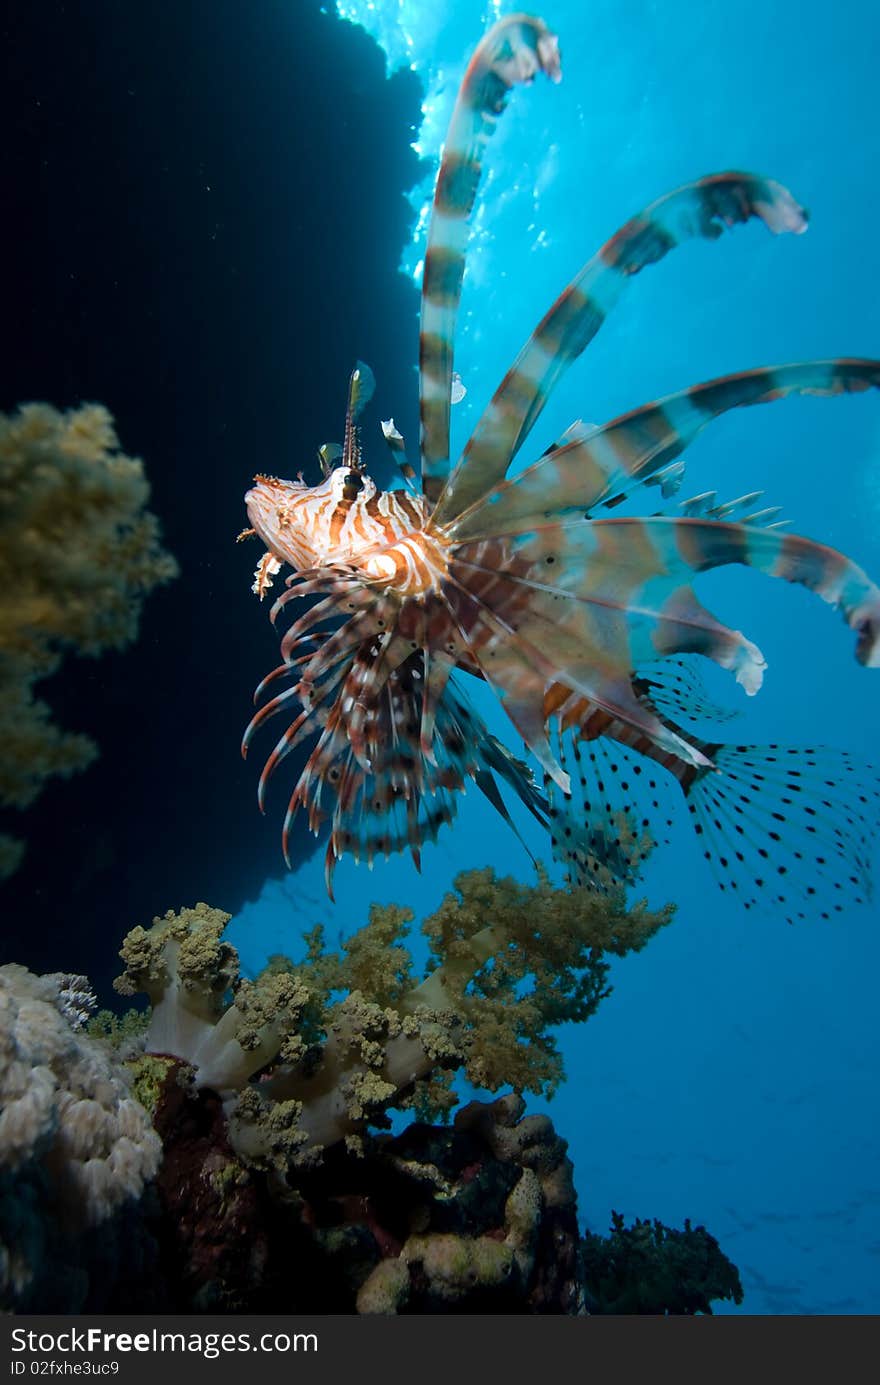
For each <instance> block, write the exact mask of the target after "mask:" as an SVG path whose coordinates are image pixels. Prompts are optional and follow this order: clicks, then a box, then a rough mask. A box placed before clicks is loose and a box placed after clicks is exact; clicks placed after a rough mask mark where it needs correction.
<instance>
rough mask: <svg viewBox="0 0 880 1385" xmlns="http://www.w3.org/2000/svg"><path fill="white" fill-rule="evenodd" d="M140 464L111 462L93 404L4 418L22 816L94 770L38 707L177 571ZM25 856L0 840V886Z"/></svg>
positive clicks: (0, 701)
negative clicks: (48, 793)
mask: <svg viewBox="0 0 880 1385" xmlns="http://www.w3.org/2000/svg"><path fill="white" fill-rule="evenodd" d="M148 497H149V485H148V483H147V480H146V477H145V475H144V469H143V465H142V463H141V462H140V461H138V460H136V459H134V458H131V457H126V456H125V455H124V454H123V453H122V452H120V451H119V443H118V440H117V437H116V434H115V431H114V428H113V420H112V418H111V417H110V414H109V413H108V412H107V410H106V409H105V408H103V407H102V406H101V405H100V404H85V405H83V406H81V407H80V408H78V409H73V410H70V411H69V412H67V413H59V412H58V410H56V409H53V408H52V407H51V406H50V405H48V404H25V405H23V406H22V407H21V408H19V409H18V411H17V412H16V413H15V414H12V415H5V414H0V737H2V740H3V759H2V767H0V806H2V807H8V808H26V807H27V806H28V805H29V804H30V803H32V802H33V800H34V799H35V798H36V797H37V795H38V794H39V792H40V790H41V789H42V787H43V785H44V783H45V781H46V780H47V779H48V778H49V777H50V776H52V775H56V774H61V775H67V774H72V773H74V772H75V771H77V770H80V769H83V768H84V767H85V766H86V765H88V764H89V763H90V761H91V760H92V759H94V757H95V755H96V754H97V747H96V746H95V744H94V742H93V741H91V740H90V739H89V737H88V736H83V735H78V734H75V733H73V732H68V731H64V730H62V729H61V728H60V727H59V726H57V725H56V724H55V723H54V722H53V720H52V715H51V711H50V709H49V707H48V706H47V705H46V703H45V702H42V701H40V700H39V699H38V698H37V697H36V695H35V687H36V685H37V683H39V682H40V680H41V679H44V678H47V677H48V676H49V675H50V674H52V673H55V672H56V671H57V669H58V667H59V665H60V664H61V661H62V659H63V657H64V655H65V653H67V652H68V651H70V650H76V651H78V652H79V653H82V654H99V653H100V652H101V651H102V650H105V649H121V648H123V647H124V646H125V645H126V644H128V643H130V641H131V640H133V639H134V638H135V636H136V634H137V628H138V620H139V616H140V610H141V605H142V603H143V600H144V597H145V596H146V595H147V594H148V593H149V592H150V591H151V590H152V588H153V587H155V586H156V585H157V584H159V583H162V582H167V581H168V580H169V579H170V578H172V577H173V576H175V574H176V572H177V565H176V563H175V561H174V559H173V558H172V557H171V556H170V555H169V554H168V553H166V552H165V551H164V550H163V548H162V546H161V543H160V539H159V523H158V520H157V519H156V517H155V515H153V514H151V513H150V511H149V510H148V509H147V508H146V504H147V499H148ZM22 850H23V847H22V844H21V843H20V842H18V841H16V840H14V839H13V838H11V837H10V836H8V835H5V836H2V837H0V878H2V876H3V875H8V874H10V873H11V872H12V871H13V870H14V869H15V867H16V865H17V864H18V861H19V859H20V857H21V852H22Z"/></svg>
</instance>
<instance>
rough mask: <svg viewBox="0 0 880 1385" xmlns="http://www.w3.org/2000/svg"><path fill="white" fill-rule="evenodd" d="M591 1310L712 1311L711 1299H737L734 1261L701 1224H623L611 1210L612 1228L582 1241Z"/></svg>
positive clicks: (738, 1290)
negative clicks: (608, 1231)
mask: <svg viewBox="0 0 880 1385" xmlns="http://www.w3.org/2000/svg"><path fill="white" fill-rule="evenodd" d="M582 1258H583V1275H584V1286H585V1290H586V1296H587V1306H588V1309H589V1311H590V1312H591V1313H611V1314H614V1313H651V1314H658V1313H667V1314H681V1315H685V1316H692V1315H693V1314H695V1313H711V1312H712V1301H713V1300H714V1299H732V1300H733V1302H734V1303H742V1297H743V1291H742V1284H741V1283H740V1278H739V1274H738V1272H737V1270H736V1267H735V1266H734V1265H733V1264H731V1262H730V1260H728V1258H727V1256H726V1255H725V1254H724V1252H723V1251H722V1250H721V1248H720V1246H719V1245H718V1242H717V1241H716V1240H715V1237H714V1236H710V1234H709V1232H708V1231H707V1230H706V1229H705V1227H703V1226H691V1224H690V1222H689V1221H685V1224H684V1230H683V1231H678V1230H676V1229H674V1228H670V1227H667V1226H664V1225H663V1223H662V1222H659V1221H653V1222H650V1221H641V1220H640V1219H639V1218H638V1217H637V1218H636V1220H635V1221H634V1222H633V1224H632V1226H626V1225H625V1224H624V1219H623V1217H622V1216H621V1215H620V1213H619V1212H613V1213H612V1214H611V1234H610V1235H609V1236H596V1235H594V1234H593V1233H592V1232H587V1234H586V1236H585V1237H584V1241H583V1247H582Z"/></svg>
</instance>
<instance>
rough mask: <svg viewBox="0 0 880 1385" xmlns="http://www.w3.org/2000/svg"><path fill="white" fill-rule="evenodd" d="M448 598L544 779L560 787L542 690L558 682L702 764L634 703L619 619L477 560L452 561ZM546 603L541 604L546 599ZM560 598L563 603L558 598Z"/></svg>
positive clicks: (562, 781)
mask: <svg viewBox="0 0 880 1385" xmlns="http://www.w3.org/2000/svg"><path fill="white" fill-rule="evenodd" d="M450 576H451V579H452V580H451V582H450V584H449V585H448V587H447V592H446V596H447V600H448V601H449V604H450V608H451V609H452V610H453V611H454V613H455V617H456V619H457V621H458V623H459V624H460V625H461V627H462V628H465V629H466V630H467V633H468V640H469V644H470V647H471V649H472V651H473V653H474V655H475V657H476V658H477V660H478V662H479V665H480V668H481V670H482V673H483V675H484V677H485V678H486V679H487V681H488V682H489V684H490V686H492V687H493V688H494V689H495V691H496V692H497V693H498V695H499V696H500V698H501V700H502V704H503V706H504V710H505V712H506V713H507V715H508V716H509V717H510V719H511V721H512V722H513V724H514V726H516V728H517V730H518V731H519V733H520V735H522V737H523V739H524V740H525V742H526V744H527V745H528V747H529V749H530V750H531V752H532V754H533V755H534V756H535V758H536V759H537V760H538V762H539V763H540V764H541V766H542V767H543V769H544V771H545V773H546V774H549V775H550V776H551V777H552V778H555V779H556V780H557V782H558V783H559V784H560V786H561V787H562V788H565V787H566V785H565V775H564V773H563V772H562V771H561V769H560V767H559V765H558V763H557V761H556V759H555V757H554V755H553V753H552V750H551V748H550V744H549V741H548V739H547V734H546V729H545V727H546V722H547V712H546V707H545V698H546V693H547V690H548V689H549V688H550V687H552V686H553V685H554V684H555V683H559V684H562V685H563V686H564V687H565V688H567V689H569V690H571V691H574V692H577V693H580V694H581V695H582V696H583V697H587V698H589V699H590V700H591V702H592V703H594V704H596V705H598V706H600V707H603V708H605V709H606V711H607V712H608V713H609V714H610V715H612V716H614V717H620V718H621V720H623V721H626V722H628V723H629V724H631V725H633V726H637V727H638V728H639V729H640V731H641V732H642V734H644V735H646V736H648V737H650V738H651V739H652V740H654V741H656V743H657V744H659V745H663V746H665V748H666V749H667V750H668V751H669V752H670V753H671V754H674V755H677V756H680V757H681V758H683V759H685V760H688V761H691V762H692V763H695V764H700V763H702V762H703V761H702V757H701V756H700V755H699V754H697V756H696V758H695V759H694V758H693V751H692V749H691V746H690V745H689V743H688V742H687V741H685V740H684V739H683V738H681V737H680V736H678V735H677V734H676V733H675V732H673V731H671V730H669V729H668V728H667V727H666V726H665V725H664V724H663V722H662V721H661V720H660V719H659V718H658V717H657V716H656V715H655V713H654V712H653V711H652V710H651V709H650V708H649V707H647V706H645V705H644V704H642V703H641V702H639V701H638V699H637V698H636V696H635V692H634V690H633V687H632V680H631V676H630V668H631V663H630V661H629V657H628V648H627V643H626V624H625V620H624V618H623V616H622V615H620V614H618V616H617V618H616V619H612V620H605V619H603V613H601V612H600V613H599V618H598V620H597V621H591V617H592V616H593V614H594V613H593V612H591V611H587V609H586V607H585V606H584V605H583V603H580V604H579V603H577V602H575V601H572V600H566V599H565V594H564V593H555V592H543V593H542V592H540V591H539V590H538V589H537V588H536V587H535V586H531V585H529V584H528V583H527V582H523V581H518V580H516V579H515V578H512V576H511V574H510V573H508V572H498V571H497V570H496V569H495V568H494V567H493V566H492V565H491V560H490V555H484V559H483V561H482V562H480V561H476V560H474V561H472V562H466V561H461V560H458V559H457V560H455V561H454V562H453V563H452V565H451V572H450ZM545 598H546V599H545ZM560 598H561V599H560Z"/></svg>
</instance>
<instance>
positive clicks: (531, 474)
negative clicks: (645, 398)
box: [449, 358, 880, 538]
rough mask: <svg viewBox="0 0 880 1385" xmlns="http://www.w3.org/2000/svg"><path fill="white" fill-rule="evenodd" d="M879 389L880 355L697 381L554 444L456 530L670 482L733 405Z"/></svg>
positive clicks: (586, 504) (475, 532) (582, 508)
mask: <svg viewBox="0 0 880 1385" xmlns="http://www.w3.org/2000/svg"><path fill="white" fill-rule="evenodd" d="M871 388H875V389H876V388H880V361H875V360H864V359H859V358H853V359H838V360H827V361H804V362H798V363H796V364H793V365H783V366H773V367H763V368H760V369H756V370H747V371H741V372H739V373H737V374H735V375H724V376H721V377H720V378H718V379H715V380H709V381H707V382H706V383H705V384H701V385H694V386H692V387H691V388H690V389H687V390H682V391H680V392H679V393H677V394H672V395H669V396H667V397H666V398H665V399H661V400H657V401H656V402H654V403H650V404H646V405H644V406H643V407H642V408H640V409H635V410H633V411H632V412H630V413H626V414H622V415H621V416H620V417H618V418H615V419H612V420H611V421H610V422H609V423H606V424H604V425H602V426H601V427H600V428H597V429H592V430H590V431H589V432H588V433H587V434H586V436H581V437H578V436H576V437H575V438H574V440H573V441H571V442H568V443H565V444H564V445H563V446H562V447H558V448H555V449H553V450H551V451H550V452H549V453H547V454H546V455H545V456H544V457H543V458H541V460H540V461H538V462H536V463H535V464H534V465H533V466H530V467H528V468H526V469H525V470H524V471H522V472H520V473H519V474H518V475H517V476H514V477H511V478H510V480H505V481H501V482H500V484H498V485H497V486H495V487H494V489H493V490H491V491H490V492H489V494H488V495H485V496H483V497H481V499H480V500H479V501H478V502H477V503H476V504H474V505H473V506H472V507H471V509H470V510H468V511H466V512H465V513H464V514H461V515H460V516H459V517H458V518H457V519H455V520H454V521H453V522H452V523H451V524H450V525H449V532H450V533H451V534H453V535H455V537H457V538H458V537H461V538H470V537H482V536H484V535H487V534H502V533H507V534H511V533H518V532H522V531H523V530H525V529H529V528H531V527H532V525H533V524H535V523H538V522H540V521H541V520H542V519H544V518H546V517H549V516H552V517H553V518H555V519H562V518H564V517H565V516H566V515H567V514H572V515H574V514H576V515H577V516H578V517H581V516H582V515H584V514H592V512H593V511H595V510H596V509H597V508H599V507H600V506H603V507H605V508H608V509H610V508H613V507H614V506H616V505H618V504H619V503H620V502H621V501H622V500H624V499H625V498H626V496H628V495H629V494H630V493H631V492H632V491H633V490H635V489H636V487H637V486H639V485H643V484H646V483H650V482H651V481H655V480H657V478H661V481H662V477H663V475H664V473H668V472H669V471H670V469H671V467H672V466H673V465H674V464H675V463H676V461H677V459H678V458H679V457H680V455H681V454H682V452H684V450H685V448H687V447H688V446H689V445H690V443H692V442H693V441H694V439H695V438H696V437H697V436H698V434H699V433H700V432H701V431H702V429H703V428H705V427H706V425H707V424H708V423H710V422H711V421H712V420H713V419H715V418H718V417H719V415H721V414H723V413H726V412H727V411H728V410H730V409H734V408H740V407H743V406H745V405H750V404H764V403H769V402H772V401H774V400H777V399H783V398H786V397H787V396H789V395H797V394H809V395H820V396H834V395H839V394H850V393H857V392H859V391H862V390H866V389H871ZM677 480H679V481H680V473H679V476H678V477H677Z"/></svg>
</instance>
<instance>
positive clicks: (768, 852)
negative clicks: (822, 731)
mask: <svg viewBox="0 0 880 1385" xmlns="http://www.w3.org/2000/svg"><path fill="white" fill-rule="evenodd" d="M707 750H708V752H709V753H710V754H711V756H712V758H713V760H714V764H715V768H714V770H705V771H700V772H698V773H697V775H696V776H695V777H694V778H693V780H692V782H691V783H690V785H689V786H688V787H686V788H685V797H686V799H687V803H688V808H689V811H690V814H691V818H692V821H693V826H694V830H695V832H696V833H697V835H698V837H699V838H700V841H701V843H702V846H703V854H704V856H705V859H706V861H707V862H708V864H709V867H710V869H711V870H712V873H713V875H715V877H716V879H717V881H718V884H719V885H720V886H721V888H722V890H724V891H725V892H726V893H729V894H731V895H733V896H734V897H735V899H736V900H737V902H738V903H739V904H740V905H741V906H742V907H743V908H745V909H755V910H760V911H763V912H767V911H769V912H771V913H773V914H776V915H779V916H782V917H783V918H785V920H786V921H787V922H788V923H794V922H796V921H799V920H802V919H805V918H809V917H813V918H815V917H817V916H818V917H821V918H823V919H827V918H831V917H832V916H833V915H835V914H840V913H843V912H844V910H845V909H846V908H848V907H849V906H850V905H852V904H862V903H864V902H865V901H866V900H868V899H869V898H870V896H871V857H872V853H873V850H874V846H875V839H876V834H877V829H878V826H880V775H878V774H877V773H876V772H875V771H874V770H873V769H872V768H871V767H870V766H866V765H864V764H862V763H861V762H860V761H859V760H858V759H856V758H855V757H854V756H852V755H849V754H846V753H845V752H843V751H835V750H829V749H827V748H824V747H819V748H816V749H807V750H801V749H794V748H791V747H788V746H778V745H763V746H762V745H718V746H709V747H707Z"/></svg>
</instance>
